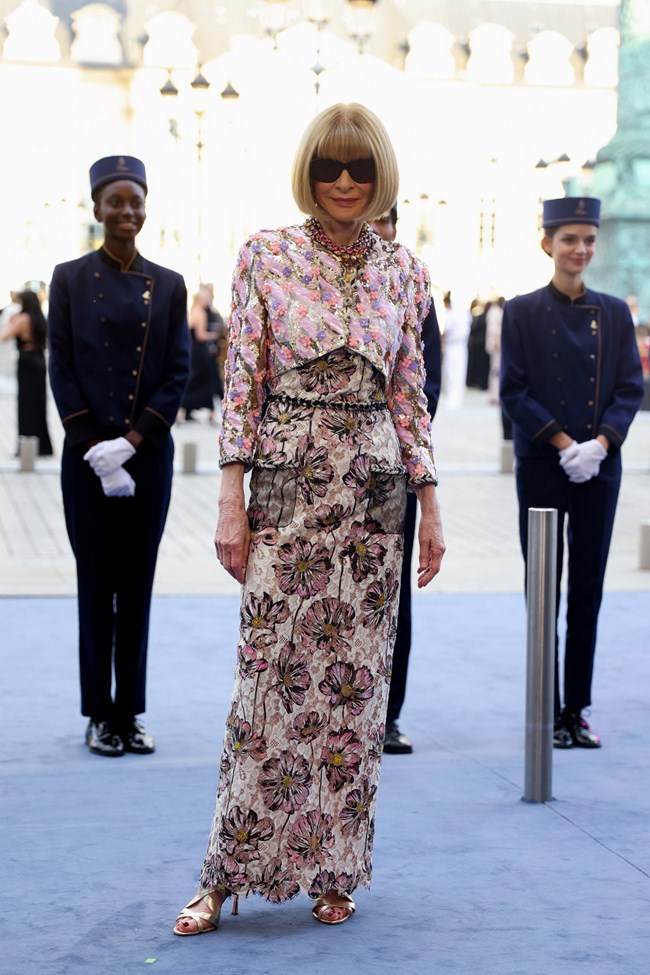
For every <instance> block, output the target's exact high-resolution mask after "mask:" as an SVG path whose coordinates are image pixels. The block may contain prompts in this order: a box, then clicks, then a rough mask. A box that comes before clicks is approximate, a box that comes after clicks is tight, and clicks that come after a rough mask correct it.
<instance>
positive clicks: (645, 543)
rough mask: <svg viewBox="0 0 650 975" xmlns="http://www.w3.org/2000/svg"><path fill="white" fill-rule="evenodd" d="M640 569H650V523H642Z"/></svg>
mask: <svg viewBox="0 0 650 975" xmlns="http://www.w3.org/2000/svg"><path fill="white" fill-rule="evenodd" d="M639 568H640V569H650V521H643V522H641V559H640V563H639Z"/></svg>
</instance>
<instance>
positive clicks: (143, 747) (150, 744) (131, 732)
mask: <svg viewBox="0 0 650 975" xmlns="http://www.w3.org/2000/svg"><path fill="white" fill-rule="evenodd" d="M122 740H123V742H124V748H125V749H126V751H127V752H135V754H136V755H151V753H152V752H155V750H156V743H155V742H154V740H153V738H152V737H151V735H150V734H149V733H148V731H147V730H146V729H145V727H144V725H143V724H141V723H140V722H139V721H138V720H137V718H134V719H133V721H131V722H129V724H128V725H127V726H126V727H125V728H124V729H123V731H122Z"/></svg>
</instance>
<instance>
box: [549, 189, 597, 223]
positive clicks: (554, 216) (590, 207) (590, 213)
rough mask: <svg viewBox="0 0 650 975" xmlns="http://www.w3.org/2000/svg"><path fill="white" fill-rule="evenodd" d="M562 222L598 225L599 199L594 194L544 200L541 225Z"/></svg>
mask: <svg viewBox="0 0 650 975" xmlns="http://www.w3.org/2000/svg"><path fill="white" fill-rule="evenodd" d="M564 223H588V224H591V225H592V226H593V227H600V200H597V199H596V197H594V196H563V197H561V198H560V199H559V200H544V205H543V208H542V226H543V227H560V226H562V224H564Z"/></svg>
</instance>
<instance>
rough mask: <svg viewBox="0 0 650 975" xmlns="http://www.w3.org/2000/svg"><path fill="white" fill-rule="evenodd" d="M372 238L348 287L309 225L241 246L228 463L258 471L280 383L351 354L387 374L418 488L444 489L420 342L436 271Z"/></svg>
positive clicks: (226, 418)
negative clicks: (268, 408) (270, 400)
mask: <svg viewBox="0 0 650 975" xmlns="http://www.w3.org/2000/svg"><path fill="white" fill-rule="evenodd" d="M372 236H373V242H372V246H371V249H370V252H369V254H368V255H367V258H366V263H365V264H364V265H363V266H362V268H361V270H359V272H358V273H357V274H356V275H352V276H351V280H349V281H348V280H346V274H345V272H344V269H343V266H342V265H341V263H340V262H339V261H338V260H337V258H336V257H334V256H333V255H332V254H330V253H329V252H328V251H326V250H325V249H323V248H322V247H320V246H318V245H317V244H316V243H315V242H314V241H312V239H311V238H310V236H309V235H308V234H307V232H306V230H305V228H304V227H303V226H293V227H284V228H280V229H279V230H273V231H260V232H259V233H256V234H254V235H253V236H252V237H250V238H249V240H248V241H247V242H246V243H245V244H244V246H243V247H242V249H241V251H240V253H239V256H238V258H237V264H236V267H235V273H234V278H233V301H232V309H231V318H230V334H229V347H228V357H227V361H226V390H225V395H224V401H223V404H222V406H223V427H222V434H221V441H220V464H221V466H222V467H223V466H224V465H226V464H230V463H234V462H237V463H243V464H245V465H246V466H247V467H251V466H254V465H255V460H256V456H257V450H258V441H257V430H258V427H259V424H260V419H261V416H262V411H263V407H264V401H265V398H266V393H267V383H268V382H269V381H270V380H271V379H273V378H274V377H276V376H280V375H282V373H284V372H286V371H287V370H289V369H295V368H299V367H300V366H302V365H304V364H305V363H307V362H311V361H312V360H314V359H316V358H318V357H319V356H322V355H326V354H327V353H329V352H332V351H334V350H335V349H346V348H347V349H349V350H351V351H353V352H356V353H358V354H359V355H362V356H364V357H365V358H366V359H367V360H369V361H370V362H371V363H372V365H373V366H374V367H375V368H376V369H377V370H379V372H380V373H381V374H382V375H383V376H384V378H385V389H386V400H387V403H388V406H389V409H390V411H391V416H392V419H393V423H394V425H395V429H396V431H397V435H398V437H399V441H400V446H401V450H402V458H403V462H404V467H405V469H406V473H407V479H408V481H409V483H412V484H415V483H426V482H433V483H436V481H437V478H436V471H435V465H434V460H433V450H432V446H431V436H430V418H429V413H428V411H427V401H426V397H425V395H424V392H423V386H424V366H423V361H422V344H421V337H420V328H421V323H422V320H423V319H424V317H425V315H426V313H427V310H428V307H429V302H430V297H429V276H428V272H427V269H426V267H425V266H424V264H422V263H421V262H420V261H419V260H418V259H417V258H416V257H415V255H414V254H413V253H412V252H411V251H409V250H408V249H407V248H406V247H403V246H401V245H399V244H395V243H387V242H385V241H383V240H382V239H381V238H380V237H379V236H378V235H377V234H373V235H372Z"/></svg>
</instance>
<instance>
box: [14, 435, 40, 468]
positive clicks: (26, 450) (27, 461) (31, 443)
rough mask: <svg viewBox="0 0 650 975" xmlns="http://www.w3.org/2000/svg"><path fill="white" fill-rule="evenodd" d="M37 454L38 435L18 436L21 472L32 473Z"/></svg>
mask: <svg viewBox="0 0 650 975" xmlns="http://www.w3.org/2000/svg"><path fill="white" fill-rule="evenodd" d="M37 454H38V437H19V438H18V456H19V458H20V470H21V472H23V473H28V474H31V473H33V471H34V468H35V460H36V455H37Z"/></svg>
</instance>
